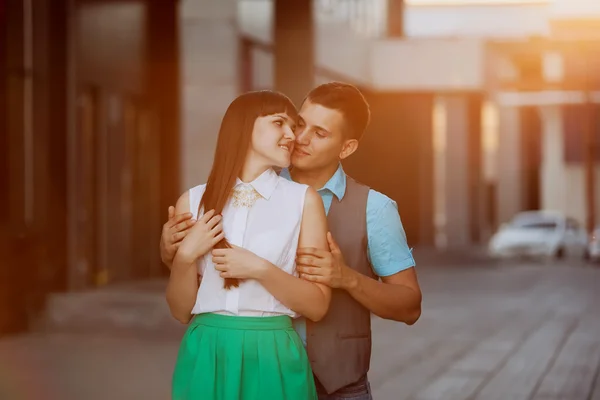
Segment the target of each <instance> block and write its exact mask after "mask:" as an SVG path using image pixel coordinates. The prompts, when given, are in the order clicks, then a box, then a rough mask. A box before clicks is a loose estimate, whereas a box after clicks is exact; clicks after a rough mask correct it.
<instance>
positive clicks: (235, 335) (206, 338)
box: [172, 314, 317, 400]
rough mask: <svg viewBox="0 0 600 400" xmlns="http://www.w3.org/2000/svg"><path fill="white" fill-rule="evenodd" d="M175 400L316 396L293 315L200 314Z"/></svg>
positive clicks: (183, 351) (176, 378)
mask: <svg viewBox="0 0 600 400" xmlns="http://www.w3.org/2000/svg"><path fill="white" fill-rule="evenodd" d="M172 398H173V400H259V399H260V400H280V399H281V400H312V399H317V392H316V390H315V384H314V379H313V374H312V370H311V368H310V363H309V361H308V356H307V355H306V350H305V349H304V346H303V345H302V341H301V340H300V337H299V336H298V334H297V333H296V331H295V330H294V328H293V327H292V320H291V318H290V317H288V316H276V317H237V316H228V315H219V314H199V315H197V316H195V317H194V319H193V320H192V322H191V323H190V326H189V328H188V329H187V331H186V333H185V335H184V337H183V340H182V342H181V347H180V349H179V355H178V357H177V363H176V365H175V372H174V373H173V384H172Z"/></svg>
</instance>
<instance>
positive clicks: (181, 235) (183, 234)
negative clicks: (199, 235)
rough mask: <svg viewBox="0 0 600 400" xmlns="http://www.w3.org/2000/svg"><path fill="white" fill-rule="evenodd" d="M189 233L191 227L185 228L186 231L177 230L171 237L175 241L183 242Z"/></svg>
mask: <svg viewBox="0 0 600 400" xmlns="http://www.w3.org/2000/svg"><path fill="white" fill-rule="evenodd" d="M188 233H189V229H187V230H185V231H181V232H176V233H174V234H173V235H172V236H171V238H172V239H173V243H174V244H175V243H179V242H181V241H182V240H183V239H184V238H185V237H186V236H187V234H188Z"/></svg>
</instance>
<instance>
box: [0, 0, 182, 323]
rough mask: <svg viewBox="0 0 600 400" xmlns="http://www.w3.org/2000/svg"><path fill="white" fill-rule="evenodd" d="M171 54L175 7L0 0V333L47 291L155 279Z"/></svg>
mask: <svg viewBox="0 0 600 400" xmlns="http://www.w3.org/2000/svg"><path fill="white" fill-rule="evenodd" d="M178 47H179V40H178V17H177V1H175V0H173V1H161V2H156V1H145V0H133V1H130V0H127V1H117V0H109V1H108V0H107V1H105V0H0V102H1V103H0V123H1V126H0V139H1V142H2V143H1V144H2V145H1V147H0V149H1V150H0V151H1V154H0V160H1V161H2V163H3V165H2V168H1V169H0V171H1V173H0V184H1V185H2V188H1V191H2V194H3V196H2V197H1V198H2V204H1V211H0V234H1V240H0V242H1V243H2V247H3V248H2V251H1V254H2V260H1V261H0V275H1V277H0V333H2V332H10V331H18V330H22V329H25V328H26V327H27V323H28V320H29V319H30V317H31V315H32V314H35V312H36V311H39V310H40V309H41V308H42V307H43V303H44V299H45V297H46V294H47V293H50V292H61V291H67V290H70V291H73V290H82V289H86V288H90V287H96V286H100V285H103V284H106V283H110V282H117V281H126V280H130V279H140V278H147V277H152V276H160V275H162V274H164V271H163V270H162V267H161V265H160V260H159V258H158V250H157V242H158V238H159V236H160V228H161V225H162V223H163V219H164V218H165V216H166V207H167V206H168V204H170V203H171V202H172V199H173V198H174V197H175V196H176V195H177V193H178V191H179V186H180V184H179V164H178V160H179V151H180V144H179V134H178V132H179V106H178V104H179V98H180V96H179V72H178V71H179V66H178V59H179V57H178ZM5 194H6V195H5Z"/></svg>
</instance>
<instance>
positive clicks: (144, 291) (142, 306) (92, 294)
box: [36, 281, 186, 337]
mask: <svg viewBox="0 0 600 400" xmlns="http://www.w3.org/2000/svg"><path fill="white" fill-rule="evenodd" d="M165 288H166V281H143V282H132V283H128V284H119V285H111V286H106V287H103V288H100V289H95V290H90V291H84V292H70V293H60V294H53V295H51V296H50V297H49V299H48V303H47V307H46V311H45V313H44V315H43V316H42V317H41V318H40V320H39V321H38V323H37V324H36V325H37V326H36V330H38V331H44V332H71V333H73V332H81V333H111V334H120V335H132V336H135V335H138V334H144V335H145V336H147V335H156V336H159V337H163V336H165V337H172V336H180V335H182V334H183V332H184V331H185V328H186V327H185V326H184V325H182V324H180V323H179V322H177V321H176V320H175V319H174V318H173V317H172V316H171V314H170V312H169V307H168V305H167V302H166V300H165Z"/></svg>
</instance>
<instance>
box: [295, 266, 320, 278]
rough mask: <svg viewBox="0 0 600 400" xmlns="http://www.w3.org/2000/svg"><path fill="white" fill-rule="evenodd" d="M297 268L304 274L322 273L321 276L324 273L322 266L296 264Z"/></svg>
mask: <svg viewBox="0 0 600 400" xmlns="http://www.w3.org/2000/svg"><path fill="white" fill-rule="evenodd" d="M296 270H298V272H300V273H302V274H308V275H320V276H322V275H323V274H322V273H321V272H322V270H321V268H315V267H307V266H304V265H298V266H296Z"/></svg>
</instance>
